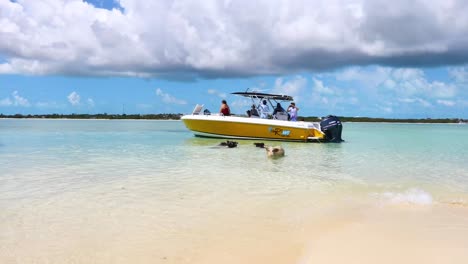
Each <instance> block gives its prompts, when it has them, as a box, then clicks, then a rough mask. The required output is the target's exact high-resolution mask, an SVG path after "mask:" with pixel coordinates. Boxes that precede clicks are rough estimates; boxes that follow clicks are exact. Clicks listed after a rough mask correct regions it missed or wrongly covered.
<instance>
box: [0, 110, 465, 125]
mask: <svg viewBox="0 0 468 264" xmlns="http://www.w3.org/2000/svg"><path fill="white" fill-rule="evenodd" d="M181 116H183V114H144V115H142V114H107V113H103V114H66V115H65V114H43V115H38V114H35V115H23V114H14V115H4V114H0V118H4V119H8V118H17V119H101V120H109V119H111V120H125V119H141V120H180V118H181ZM339 118H340V120H341V121H342V122H378V123H381V122H387V123H463V124H466V123H468V119H461V118H379V117H377V118H375V117H343V116H339ZM299 120H302V121H310V122H317V121H320V119H319V117H315V116H309V117H299Z"/></svg>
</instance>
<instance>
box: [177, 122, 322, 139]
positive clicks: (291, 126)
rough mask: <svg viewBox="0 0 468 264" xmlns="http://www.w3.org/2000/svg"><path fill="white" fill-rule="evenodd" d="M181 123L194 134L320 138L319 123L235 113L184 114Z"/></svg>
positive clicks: (238, 136) (227, 136)
mask: <svg viewBox="0 0 468 264" xmlns="http://www.w3.org/2000/svg"><path fill="white" fill-rule="evenodd" d="M182 121H183V122H184V124H185V126H186V127H187V128H188V129H190V130H191V131H193V133H194V134H195V135H196V136H201V137H213V138H230V139H233V138H238V139H266V140H280V141H302V142H307V141H317V140H318V141H320V140H322V139H324V137H325V135H324V133H323V132H321V131H320V129H319V124H316V123H311V122H291V121H282V120H273V119H258V118H247V117H235V116H214V115H186V116H183V117H182Z"/></svg>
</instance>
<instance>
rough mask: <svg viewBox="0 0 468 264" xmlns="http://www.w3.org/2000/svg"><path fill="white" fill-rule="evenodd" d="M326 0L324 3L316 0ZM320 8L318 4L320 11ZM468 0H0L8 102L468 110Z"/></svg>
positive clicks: (466, 113) (61, 108) (434, 112)
mask: <svg viewBox="0 0 468 264" xmlns="http://www.w3.org/2000/svg"><path fill="white" fill-rule="evenodd" d="M318 7H320V8H318ZM318 9H320V10H318ZM467 13H468V3H465V1H452V2H446V1H431V2H428V3H419V2H412V1H402V0H401V1H400V0H398V1H394V2H392V4H391V5H389V4H388V3H387V1H380V0H373V1H364V0H353V1H344V0H333V1H290V2H286V1H256V2H254V3H253V2H252V1H241V0H239V1H227V0H226V1H203V2H202V3H200V2H198V1H188V0H187V1H185V0H181V1H142V0H120V1H117V0H95V1H81V0H47V1H33V0H16V1H11V0H0V113H3V114H16V113H21V114H45V113H63V114H70V113H89V114H94V113H119V114H120V113H122V112H125V113H127V114H134V113H141V114H149V113H187V112H190V111H191V110H192V109H193V107H194V105H195V104H197V103H202V104H205V106H206V107H207V108H208V109H210V110H211V111H217V110H218V109H219V105H220V101H221V100H222V99H227V101H228V103H229V104H230V106H231V108H232V110H233V112H235V113H244V112H245V110H246V109H247V108H248V105H249V104H250V102H249V101H246V100H244V99H242V98H238V97H235V96H233V95H230V93H232V92H237V91H245V90H246V89H250V90H258V91H263V92H272V93H280V94H288V95H292V96H294V98H295V101H296V102H297V105H298V106H299V108H300V112H299V113H300V115H305V116H324V115H327V114H335V115H340V116H369V117H394V118H427V117H430V118H441V117H450V118H458V117H459V118H468V38H467V37H466V36H468V20H467V19H465V17H466V14H467Z"/></svg>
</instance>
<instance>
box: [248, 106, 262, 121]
mask: <svg viewBox="0 0 468 264" xmlns="http://www.w3.org/2000/svg"><path fill="white" fill-rule="evenodd" d="M247 115H248V116H249V117H253V118H259V117H260V115H259V114H258V111H257V108H256V107H255V105H252V107H251V108H250V110H247Z"/></svg>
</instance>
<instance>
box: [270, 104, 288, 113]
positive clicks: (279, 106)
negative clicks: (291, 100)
mask: <svg viewBox="0 0 468 264" xmlns="http://www.w3.org/2000/svg"><path fill="white" fill-rule="evenodd" d="M278 112H286V110H284V108H283V107H282V106H281V104H280V103H277V104H276V107H275V109H274V110H273V114H272V115H276V113H278Z"/></svg>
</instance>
